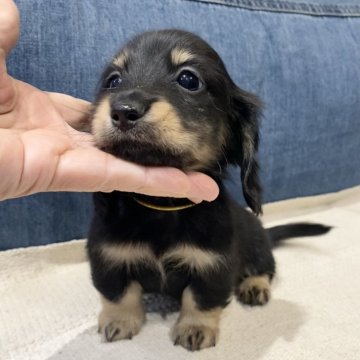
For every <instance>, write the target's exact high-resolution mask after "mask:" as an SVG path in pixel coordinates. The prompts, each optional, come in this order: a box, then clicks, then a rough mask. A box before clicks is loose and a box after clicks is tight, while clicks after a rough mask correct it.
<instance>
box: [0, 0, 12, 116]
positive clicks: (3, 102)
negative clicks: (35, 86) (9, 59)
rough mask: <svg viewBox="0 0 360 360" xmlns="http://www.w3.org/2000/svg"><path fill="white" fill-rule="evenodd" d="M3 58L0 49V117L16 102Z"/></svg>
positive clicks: (3, 52) (2, 51) (3, 55)
mask: <svg viewBox="0 0 360 360" xmlns="http://www.w3.org/2000/svg"><path fill="white" fill-rule="evenodd" d="M0 1H1V0H0ZM5 57H6V55H5V51H4V50H2V49H0V115H1V114H6V113H8V112H10V111H11V110H12V109H13V107H14V104H15V100H16V89H15V81H14V79H13V78H12V77H11V76H9V75H8V73H7V71H6V58H5Z"/></svg>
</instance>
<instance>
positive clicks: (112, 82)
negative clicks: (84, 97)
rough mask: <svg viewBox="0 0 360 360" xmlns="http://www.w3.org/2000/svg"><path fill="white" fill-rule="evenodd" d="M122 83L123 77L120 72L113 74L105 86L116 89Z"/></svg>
mask: <svg viewBox="0 0 360 360" xmlns="http://www.w3.org/2000/svg"><path fill="white" fill-rule="evenodd" d="M121 83H122V79H121V77H120V74H113V75H111V76H110V77H109V78H108V79H107V80H106V83H105V88H106V89H114V88H117V87H119V86H120V85H121Z"/></svg>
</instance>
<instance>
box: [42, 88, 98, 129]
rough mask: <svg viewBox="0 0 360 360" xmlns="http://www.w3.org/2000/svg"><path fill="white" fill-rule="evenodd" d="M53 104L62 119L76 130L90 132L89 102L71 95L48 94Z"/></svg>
mask: <svg viewBox="0 0 360 360" xmlns="http://www.w3.org/2000/svg"><path fill="white" fill-rule="evenodd" d="M47 95H48V96H49V98H50V100H51V102H52V103H53V105H54V107H55V108H56V110H57V111H58V112H59V114H60V115H61V116H62V118H63V119H64V120H65V121H66V122H67V123H68V124H69V125H70V126H71V127H73V128H74V129H76V130H79V131H89V130H90V121H89V116H90V113H91V105H90V103H89V102H88V101H85V100H82V99H78V98H75V97H73V96H70V95H66V94H60V93H54V92H48V93H47Z"/></svg>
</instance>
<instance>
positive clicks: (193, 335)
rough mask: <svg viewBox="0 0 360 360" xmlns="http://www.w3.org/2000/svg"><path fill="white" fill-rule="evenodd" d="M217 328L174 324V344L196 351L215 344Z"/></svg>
mask: <svg viewBox="0 0 360 360" xmlns="http://www.w3.org/2000/svg"><path fill="white" fill-rule="evenodd" d="M217 337H218V329H217V328H212V327H209V326H205V325H191V324H181V323H178V324H176V325H175V327H174V329H173V333H172V339H173V341H174V345H181V346H183V347H184V348H185V349H188V350H190V351H196V350H201V349H205V348H208V347H213V346H215V345H216V341H217Z"/></svg>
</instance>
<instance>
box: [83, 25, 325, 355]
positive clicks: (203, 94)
mask: <svg viewBox="0 0 360 360" xmlns="http://www.w3.org/2000/svg"><path fill="white" fill-rule="evenodd" d="M175 48H180V49H182V50H184V51H186V52H187V53H188V54H191V59H190V60H189V61H187V62H186V64H184V65H180V66H178V67H176V66H174V64H172V63H171V57H170V54H171V51H172V50H173V49H175ZM124 51H125V53H126V57H125V60H124V64H123V67H122V68H118V67H117V66H116V65H114V64H110V65H109V66H108V68H107V69H106V70H105V72H104V75H103V80H102V84H103V87H102V88H101V89H100V90H99V93H98V96H97V100H96V102H95V108H94V118H96V116H99V115H97V114H96V110H97V107H98V106H100V104H101V101H103V100H104V99H108V101H109V103H110V107H111V109H112V110H114V109H115V110H116V111H117V109H122V107H123V104H126V106H127V107H128V108H131V109H135V111H137V112H139V113H141V116H140V119H137V120H136V124H135V123H129V122H128V121H127V122H126V123H125V125H126V126H129V129H130V130H129V129H127V128H126V129H125V130H124V129H120V130H119V129H112V128H111V131H110V130H107V132H106V134H107V135H106V136H104V134H103V133H101V134H100V135H99V134H96V133H95V136H97V137H98V140H99V142H98V144H99V147H100V148H102V149H103V150H105V151H108V152H110V153H112V154H114V155H116V156H120V157H123V158H125V159H127V160H130V161H134V162H137V163H139V164H145V165H152V166H154V165H166V166H176V167H179V168H181V169H183V170H185V171H186V170H190V169H191V170H199V171H203V172H205V173H207V174H209V175H210V176H211V177H212V178H213V179H214V180H215V181H216V182H217V183H218V185H219V188H220V194H219V197H218V198H217V199H216V200H215V201H213V202H210V203H208V202H202V203H201V204H198V205H196V206H193V207H191V208H188V209H185V210H180V211H174V212H163V211H158V210H154V209H149V208H147V207H144V206H142V205H140V204H139V203H138V202H137V201H136V198H139V199H142V200H145V201H148V202H150V203H152V204H157V205H167V206H173V205H179V204H183V203H188V200H186V199H185V200H184V199H182V200H181V199H180V200H179V199H169V198H152V197H148V196H140V195H135V194H128V193H121V192H113V193H110V194H105V193H98V194H95V196H94V201H95V215H94V218H93V221H92V225H91V230H90V234H89V241H88V254H89V258H90V263H91V270H92V278H93V282H94V285H95V287H96V288H97V289H98V290H99V292H100V293H101V294H102V295H103V296H104V297H105V298H107V299H108V300H110V301H113V302H117V301H119V300H120V299H121V297H122V295H123V293H124V291H125V289H126V288H127V286H128V285H129V283H130V282H131V281H137V282H138V283H139V284H141V286H142V288H143V290H144V291H145V292H162V293H164V294H169V295H171V296H174V297H176V298H179V299H180V298H181V294H182V292H183V290H184V289H185V288H187V287H188V288H190V289H191V291H192V293H193V294H194V297H195V301H196V304H197V307H198V308H199V309H200V310H202V311H207V310H211V309H214V308H218V307H225V306H226V305H227V303H228V301H229V299H230V295H231V294H232V293H233V292H234V290H235V293H237V290H236V289H237V288H238V287H239V285H240V284H241V283H242V282H243V281H244V280H245V279H247V278H249V277H251V276H258V275H267V276H268V277H269V279H271V278H272V277H273V276H274V274H275V262H274V258H273V255H272V253H271V248H272V246H273V244H272V239H273V240H275V239H277V240H279V239H283V238H284V237H289V236H293V235H294V236H307V235H317V234H320V233H325V232H326V230H327V229H326V228H320V227H317V228H315V227H314V226H313V225H311V226H310V227H309V225H300V226H297V225H296V226H294V225H292V226H291V227H280V228H273V229H271V230H270V231H266V230H264V228H263V227H262V225H261V223H260V221H259V220H258V219H257V218H256V217H255V216H254V215H253V214H251V213H250V212H249V211H247V210H244V209H243V208H241V207H240V206H239V205H237V204H236V203H235V202H234V201H233V200H232V199H231V198H230V196H229V194H228V193H227V191H226V189H225V187H224V185H223V179H224V176H225V174H226V167H227V165H228V164H235V165H239V166H240V168H241V180H242V187H243V192H244V195H245V199H246V201H247V203H248V205H249V207H250V208H251V209H252V210H253V212H254V213H255V214H259V213H260V212H261V187H260V183H259V179H258V162H257V160H256V152H257V149H258V142H259V124H258V117H259V113H260V101H259V100H258V99H257V98H256V97H255V96H254V95H251V94H249V93H247V92H245V91H244V90H241V89H239V88H238V87H237V86H236V85H235V84H234V83H233V81H232V80H231V78H230V77H229V75H228V73H227V71H226V69H225V66H224V64H223V62H222V61H221V59H220V57H219V56H218V54H217V53H216V52H215V51H214V50H213V49H212V48H211V47H210V46H209V45H208V44H206V43H205V42H204V41H203V40H202V39H200V38H199V37H197V36H195V35H193V34H190V33H187V32H184V31H179V30H165V31H158V32H150V33H145V34H142V35H140V36H138V37H136V38H135V39H134V40H132V41H131V42H130V43H129V44H128V45H127V46H126V47H125V50H124ZM181 67H186V68H190V69H192V70H193V71H194V72H195V73H196V74H197V75H198V76H199V78H200V79H201V80H202V82H203V83H204V87H203V88H202V89H200V90H199V91H197V92H194V93H191V92H189V91H187V90H184V89H182V88H181V87H180V86H179V85H178V84H177V83H176V76H177V75H176V74H178V73H179V71H180V70H181V69H180V70H179V68H181ZM114 71H116V72H118V73H119V74H121V77H122V83H121V85H120V86H119V87H115V88H114V89H108V85H107V84H108V83H109V80H108V79H109V75H110V74H112V73H113V72H114ZM163 99H165V100H166V102H167V104H170V105H169V106H170V107H169V109H173V111H174V113H175V114H177V119H176V120H174V119H173V118H172V120H171V121H174V124H175V125H179V124H180V125H179V126H180V127H181V129H182V130H181V131H182V132H183V134H185V133H191V134H196V138H195V140H194V143H193V144H190V145H191V146H192V147H191V146H190V145H189V148H182V150H181V151H180V150H179V148H178V147H177V146H181V144H180V142H181V141H182V137H181V136H180V135H179V136H178V135H176V136H178V141H179V144H176V140H177V137H175V138H174V137H173V138H172V139H171V140H172V141H167V139H164V138H160V139H159V136H160V135H161V134H163V133H159V129H158V128H157V125H156V124H155V125H154V124H150V125H149V123H148V121H147V117H146V116H147V114H149V113H150V112H151V109H152V107H153V106H154V104H156V103H157V102H158V101H163ZM139 109H140V110H139ZM107 116H109V115H107ZM121 116H122V115H121ZM97 121H101V119H100V120H97ZM104 121H107V120H106V119H104ZM131 121H133V120H131ZM169 121H170V120H169ZM164 124H165V123H164ZM166 124H169V123H166ZM166 124H165V125H164V126H172V125H171V124H172V123H170V125H166ZM170 130H171V129H170ZM161 136H164V135H161ZM196 141H199V142H198V143H197V142H196ZM164 142H165V144H166V145H164ZM202 144H205V145H206V144H208V145H209V149H211V150H209V151H210V152H213V153H211V154H210V155H211V156H208V155H207V154H205V155H204V156H203V157H202V158H197V157H196V154H197V153H196V151H197V149H198V147H199V146H200V145H202ZM313 230H319V231H313ZM104 244H115V245H116V244H122V245H124V244H129V245H131V246H134V247H136V246H140V247H141V246H144V245H146V246H147V248H149V249H151V251H152V253H153V254H154V257H155V258H156V259H159V261H160V259H161V258H162V256H163V255H164V254H166V253H167V252H169V251H170V250H172V249H174V248H175V247H176V246H178V245H180V244H183V245H190V246H193V247H194V248H197V249H201V250H204V251H207V252H208V253H210V254H214V256H216V255H219V256H221V259H223V261H221V262H219V264H218V266H215V267H210V268H209V269H207V270H206V271H200V270H199V271H198V269H195V270H194V269H189V267H188V266H187V265H182V266H178V265H179V264H176V263H174V261H175V260H172V261H170V262H166V261H165V262H164V263H162V264H161V265H162V266H163V269H164V273H165V279H164V274H162V273H161V271H159V269H158V268H157V267H156V266H155V265H154V264H153V263H152V262H141V263H139V264H132V265H130V266H126V265H123V264H120V263H119V264H117V265H112V266H109V264H108V263H107V260H106V258H105V257H104V256H103V253H102V251H101V249H102V247H103V246H104ZM175 262H176V261H175ZM249 291H250V292H249V296H245V295H246V294H245V295H244V294H238V296H239V300H240V301H243V302H245V303H248V304H250V305H256V304H259V303H265V302H266V301H267V300H268V295H269V294H268V293H265V294H264V299H265V300H264V301H263V302H259V299H258V293H259V290H258V289H256V288H254V289H250V290H249ZM175 341H176V342H178V338H177V339H176V340H175ZM211 343H213V342H211ZM182 345H183V346H185V347H188V346H187V345H186V344H182ZM188 348H191V349H192V350H193V347H192V345H191V346H190V345H189V347H188ZM198 348H201V345H199V346H197V347H196V348H195V349H198Z"/></svg>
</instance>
